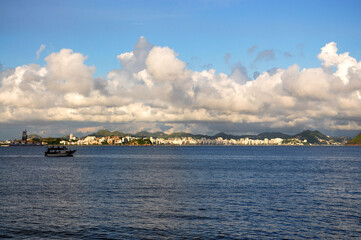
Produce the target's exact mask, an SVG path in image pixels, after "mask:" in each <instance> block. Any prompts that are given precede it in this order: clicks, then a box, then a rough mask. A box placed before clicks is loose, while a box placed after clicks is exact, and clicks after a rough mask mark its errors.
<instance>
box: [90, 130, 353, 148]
mask: <svg viewBox="0 0 361 240" xmlns="http://www.w3.org/2000/svg"><path fill="white" fill-rule="evenodd" d="M87 136H95V137H109V136H120V137H125V136H133V137H142V138H150V137H153V138H165V139H169V138H182V137H192V138H195V139H200V138H208V139H216V138H219V137H221V138H223V139H240V138H249V139H260V140H263V139H265V138H268V139H272V138H282V139H299V140H300V141H305V142H307V143H309V144H323V143H327V142H340V143H341V142H342V143H346V142H347V141H349V140H350V139H351V138H348V137H329V136H327V135H324V134H323V133H321V132H320V131H318V130H314V131H312V130H305V131H302V132H300V133H298V134H295V135H289V134H285V133H281V132H262V133H260V134H255V135H251V134H249V135H232V134H227V133H224V132H220V133H217V134H215V135H203V134H192V133H187V132H175V133H171V134H166V133H163V132H161V131H157V132H154V133H152V132H148V131H140V132H137V133H135V134H130V133H123V132H119V131H113V132H111V131H108V130H106V129H102V130H99V131H98V132H95V133H92V134H89V135H87Z"/></svg>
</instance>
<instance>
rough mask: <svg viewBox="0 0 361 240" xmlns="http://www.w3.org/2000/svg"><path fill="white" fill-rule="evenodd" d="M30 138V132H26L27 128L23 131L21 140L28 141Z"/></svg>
mask: <svg viewBox="0 0 361 240" xmlns="http://www.w3.org/2000/svg"><path fill="white" fill-rule="evenodd" d="M27 139H28V134H27V132H26V130H24V131H23V137H22V138H21V140H23V141H26V140H27Z"/></svg>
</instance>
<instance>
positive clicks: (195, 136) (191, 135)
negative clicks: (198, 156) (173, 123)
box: [165, 132, 210, 139]
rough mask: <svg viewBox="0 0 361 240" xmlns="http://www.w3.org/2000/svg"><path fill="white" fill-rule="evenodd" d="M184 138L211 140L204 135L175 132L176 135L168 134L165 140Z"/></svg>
mask: <svg viewBox="0 0 361 240" xmlns="http://www.w3.org/2000/svg"><path fill="white" fill-rule="evenodd" d="M183 137H191V138H196V139H199V138H203V137H204V138H210V137H209V136H207V135H202V134H191V133H186V132H175V133H171V134H168V135H167V136H166V137H165V138H183Z"/></svg>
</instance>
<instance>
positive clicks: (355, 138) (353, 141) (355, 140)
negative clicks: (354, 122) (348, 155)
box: [347, 133, 361, 145]
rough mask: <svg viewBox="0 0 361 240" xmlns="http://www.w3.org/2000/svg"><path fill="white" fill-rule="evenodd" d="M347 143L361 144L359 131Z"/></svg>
mask: <svg viewBox="0 0 361 240" xmlns="http://www.w3.org/2000/svg"><path fill="white" fill-rule="evenodd" d="M347 145H361V133H359V134H358V135H357V136H356V137H354V138H353V139H351V140H350V141H349V142H348V143H347Z"/></svg>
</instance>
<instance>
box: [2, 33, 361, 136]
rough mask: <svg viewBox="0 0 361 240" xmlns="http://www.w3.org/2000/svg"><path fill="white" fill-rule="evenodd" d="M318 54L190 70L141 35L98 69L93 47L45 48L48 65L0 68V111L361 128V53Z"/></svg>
mask: <svg viewBox="0 0 361 240" xmlns="http://www.w3.org/2000/svg"><path fill="white" fill-rule="evenodd" d="M267 56H271V55H267ZM318 57H319V59H320V60H321V62H322V67H319V68H309V69H300V68H299V67H298V66H297V65H293V66H290V67H289V68H287V69H281V68H279V69H274V70H273V71H272V73H269V72H264V73H261V74H260V75H258V76H257V78H256V79H255V80H250V79H249V78H248V77H247V73H246V69H245V68H244V67H242V66H241V65H237V66H236V67H235V68H234V69H233V71H232V73H231V74H230V75H227V74H224V73H216V71H215V70H214V69H209V70H204V71H201V72H198V71H192V70H190V69H187V68H186V63H184V62H183V61H181V60H180V59H178V58H177V54H176V53H175V52H174V50H172V49H170V48H169V47H159V46H153V45H152V44H150V43H148V42H147V41H146V39H145V38H144V37H142V38H140V39H139V41H138V42H137V43H136V45H135V47H134V50H132V51H130V52H125V53H121V54H119V55H118V56H117V58H118V59H119V61H120V63H121V68H120V69H115V70H113V71H111V72H109V73H108V74H107V76H106V77H101V78H96V79H95V78H94V77H93V74H94V71H95V67H93V66H87V65H86V64H85V60H86V59H87V57H85V56H83V55H82V54H80V53H74V52H73V51H72V50H71V49H62V50H61V51H59V52H55V53H52V54H50V55H49V56H48V57H46V58H45V60H46V65H45V66H43V67H42V66H39V65H35V64H31V65H24V66H19V67H17V68H15V69H13V70H8V69H7V70H6V71H3V72H1V74H0V76H1V84H0V109H1V111H0V119H1V122H3V123H6V122H11V121H17V120H19V119H22V120H29V121H40V120H41V121H64V122H67V121H76V122H101V123H114V124H115V123H123V124H125V123H127V122H128V123H131V124H134V125H136V126H137V129H141V126H140V124H139V123H141V124H142V125H144V126H148V127H149V128H152V129H155V130H159V128H158V127H157V126H158V125H157V123H162V124H163V125H162V126H163V127H162V128H166V129H167V130H168V131H177V130H190V131H193V132H197V131H202V132H209V131H216V130H218V131H222V126H223V129H230V128H231V127H230V126H233V128H234V129H233V131H234V132H239V131H246V130H247V131H249V129H250V128H251V127H252V128H253V129H256V128H257V126H258V127H259V128H262V129H268V130H270V129H282V128H286V129H291V128H300V129H304V128H311V127H314V128H320V129H322V128H323V129H327V128H332V129H335V130H345V129H348V130H349V129H350V128H352V127H353V126H354V127H355V129H357V128H358V126H359V122H360V121H361V109H360V107H359V106H361V63H360V62H357V60H356V59H355V58H353V57H351V56H349V53H341V54H338V53H337V46H336V44H335V43H329V44H326V45H325V46H324V47H323V48H322V49H321V53H320V54H319V55H318ZM265 59H266V58H265ZM331 67H334V68H335V71H332V69H331V70H330V68H331ZM345 119H346V120H347V124H345V122H344V121H345ZM340 120H342V121H340ZM211 123H212V124H211ZM213 123H214V124H213ZM244 126H248V128H247V127H244ZM128 127H129V126H128ZM79 131H80V130H79ZM224 131H225V130H224Z"/></svg>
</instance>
